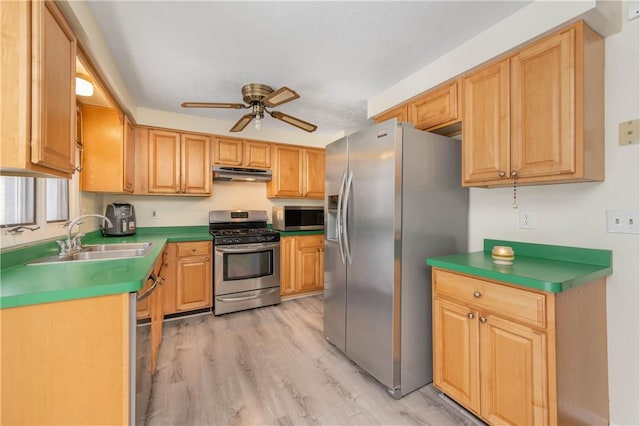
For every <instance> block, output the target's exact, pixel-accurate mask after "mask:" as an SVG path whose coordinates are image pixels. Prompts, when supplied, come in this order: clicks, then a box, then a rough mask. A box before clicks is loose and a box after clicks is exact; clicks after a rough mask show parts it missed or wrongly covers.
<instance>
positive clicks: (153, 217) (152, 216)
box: [151, 210, 158, 220]
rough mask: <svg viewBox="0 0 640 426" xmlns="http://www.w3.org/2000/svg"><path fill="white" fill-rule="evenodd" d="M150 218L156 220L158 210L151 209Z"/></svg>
mask: <svg viewBox="0 0 640 426" xmlns="http://www.w3.org/2000/svg"><path fill="white" fill-rule="evenodd" d="M151 220H158V211H157V210H151Z"/></svg>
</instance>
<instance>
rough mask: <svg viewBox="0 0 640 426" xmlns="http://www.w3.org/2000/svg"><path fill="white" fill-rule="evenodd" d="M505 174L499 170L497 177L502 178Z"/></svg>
mask: <svg viewBox="0 0 640 426" xmlns="http://www.w3.org/2000/svg"><path fill="white" fill-rule="evenodd" d="M505 174H506V173H505V172H504V170H500V173H498V176H500V177H504V175H505Z"/></svg>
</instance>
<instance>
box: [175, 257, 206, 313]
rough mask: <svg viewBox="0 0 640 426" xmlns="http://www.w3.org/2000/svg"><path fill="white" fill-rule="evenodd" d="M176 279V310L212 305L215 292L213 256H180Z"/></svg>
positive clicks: (188, 309) (189, 309)
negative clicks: (212, 272) (212, 266)
mask: <svg viewBox="0 0 640 426" xmlns="http://www.w3.org/2000/svg"><path fill="white" fill-rule="evenodd" d="M176 281H177V288H176V310H177V311H178V312H180V311H191V310H194V309H202V308H209V307H211V301H212V292H213V281H212V276H211V257H209V256H206V257H205V256H193V257H185V258H179V259H178V263H177V280H176Z"/></svg>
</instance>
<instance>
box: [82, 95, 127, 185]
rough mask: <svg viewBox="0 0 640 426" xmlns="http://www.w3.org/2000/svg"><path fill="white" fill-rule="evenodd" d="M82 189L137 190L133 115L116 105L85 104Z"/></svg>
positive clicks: (83, 111) (83, 115) (83, 110)
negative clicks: (122, 111)
mask: <svg viewBox="0 0 640 426" xmlns="http://www.w3.org/2000/svg"><path fill="white" fill-rule="evenodd" d="M81 116H82V142H83V155H82V171H81V173H80V176H81V181H80V182H81V187H80V188H81V190H82V191H96V192H115V193H118V192H129V193H131V192H133V190H134V164H135V161H134V156H135V144H134V139H135V133H134V127H133V125H132V124H131V122H130V121H129V118H128V117H127V116H126V115H124V114H122V113H121V112H119V111H118V110H115V109H112V108H103V107H98V106H93V105H83V106H82V115H81Z"/></svg>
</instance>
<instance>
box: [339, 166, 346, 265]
mask: <svg viewBox="0 0 640 426" xmlns="http://www.w3.org/2000/svg"><path fill="white" fill-rule="evenodd" d="M346 180H347V172H344V173H343V174H342V183H341V184H340V192H338V208H337V211H336V234H338V247H340V259H342V264H343V265H344V264H345V257H344V247H343V242H342V223H341V216H340V215H341V211H342V197H343V195H344V186H345V182H346Z"/></svg>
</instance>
